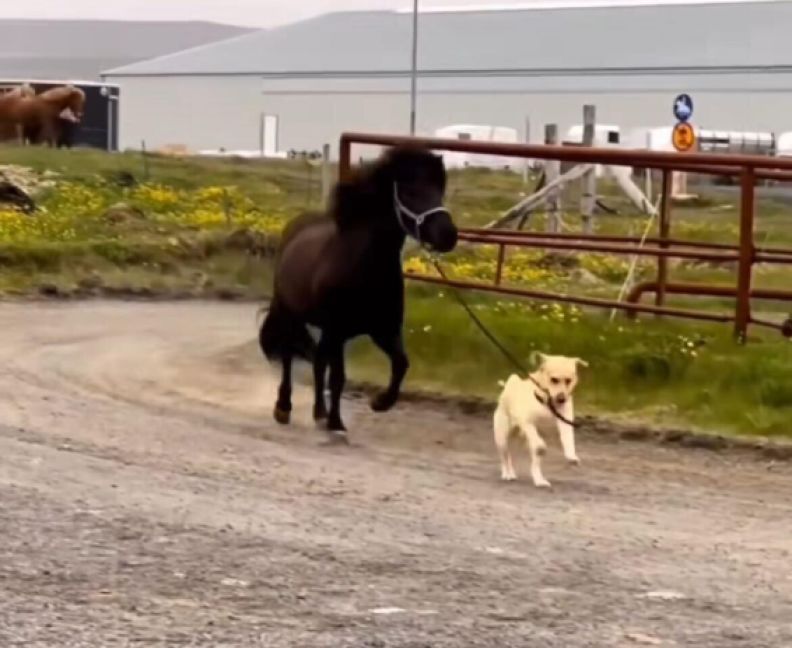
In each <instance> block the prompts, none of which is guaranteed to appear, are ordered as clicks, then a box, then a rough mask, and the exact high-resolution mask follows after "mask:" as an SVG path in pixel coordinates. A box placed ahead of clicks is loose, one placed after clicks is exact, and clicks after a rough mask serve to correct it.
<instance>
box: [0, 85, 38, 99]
mask: <svg viewBox="0 0 792 648" xmlns="http://www.w3.org/2000/svg"><path fill="white" fill-rule="evenodd" d="M6 96H8V97H17V98H22V97H28V98H30V97H35V96H36V91H35V90H34V89H33V86H32V85H30V84H29V83H23V84H22V85H21V86H17V87H16V88H14V89H13V90H11V92H9V93H7V95H6Z"/></svg>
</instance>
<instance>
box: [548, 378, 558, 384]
mask: <svg viewBox="0 0 792 648" xmlns="http://www.w3.org/2000/svg"><path fill="white" fill-rule="evenodd" d="M550 382H551V383H553V384H554V385H557V384H558V383H559V382H560V381H559V380H558V378H551V379H550Z"/></svg>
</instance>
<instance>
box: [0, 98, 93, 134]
mask: <svg viewBox="0 0 792 648" xmlns="http://www.w3.org/2000/svg"><path fill="white" fill-rule="evenodd" d="M84 111H85V93H84V92H83V91H82V90H81V89H79V88H77V87H75V86H73V85H66V86H61V87H58V88H53V89H51V90H47V91H46V92H42V93H41V94H40V95H34V96H30V93H29V91H28V90H26V89H24V87H21V88H19V89H17V90H14V91H12V92H10V93H8V94H6V95H3V96H0V136H5V138H6V139H16V140H17V141H18V142H19V143H20V144H24V143H25V142H26V141H27V142H30V143H32V144H34V143H39V142H44V143H46V144H48V145H49V146H56V145H57V144H58V141H59V139H60V137H59V136H60V131H61V125H60V123H59V120H61V119H64V120H66V121H69V122H72V123H79V122H80V120H82V117H83V113H84Z"/></svg>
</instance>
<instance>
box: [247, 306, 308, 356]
mask: <svg viewBox="0 0 792 648" xmlns="http://www.w3.org/2000/svg"><path fill="white" fill-rule="evenodd" d="M265 310H266V313H267V314H266V316H265V317H264V321H263V322H262V323H261V327H260V328H259V346H260V347H261V351H262V353H263V354H264V357H266V358H267V360H269V361H270V362H275V361H279V360H282V359H283V358H284V357H285V356H291V357H298V358H303V359H304V360H308V361H309V362H311V361H313V357H314V347H315V344H314V341H313V338H312V337H311V334H310V333H309V332H308V328H307V327H306V325H305V323H303V322H300V321H299V319H298V318H296V317H294V316H293V315H292V314H291V313H290V312H289V311H288V309H287V308H285V307H284V306H283V305H282V304H280V303H279V302H278V300H277V299H275V300H273V301H272V303H271V304H270V305H269V307H268V308H262V309H260V310H259V313H258V314H259V315H260V314H261V313H262V312H263V311H265Z"/></svg>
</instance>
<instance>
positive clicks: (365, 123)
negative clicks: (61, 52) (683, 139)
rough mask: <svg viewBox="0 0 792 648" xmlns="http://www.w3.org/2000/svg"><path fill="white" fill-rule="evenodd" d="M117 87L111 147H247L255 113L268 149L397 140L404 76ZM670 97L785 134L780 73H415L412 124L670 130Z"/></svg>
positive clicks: (785, 80) (722, 123)
mask: <svg viewBox="0 0 792 648" xmlns="http://www.w3.org/2000/svg"><path fill="white" fill-rule="evenodd" d="M108 80H109V81H115V82H118V83H120V84H121V86H122V96H123V104H122V107H121V140H122V146H124V147H138V146H139V145H140V140H141V139H146V141H147V143H148V144H149V146H151V147H158V146H162V145H164V144H175V143H183V144H186V145H188V146H189V147H190V148H191V149H193V150H196V149H201V148H217V147H220V146H224V147H226V148H229V149H234V148H236V149H239V148H242V149H257V148H258V146H259V120H260V114H261V113H262V112H266V113H267V114H273V115H277V116H278V120H279V127H278V140H279V148H280V150H288V149H292V148H294V149H298V150H303V149H318V148H320V147H321V145H322V144H323V143H330V144H332V145H333V147H334V148H335V145H336V143H337V140H338V136H339V134H340V133H341V132H342V131H344V130H358V131H373V132H383V133H405V132H407V129H408V126H409V80H408V79H406V78H347V79H332V78H265V79H260V78H256V77H253V76H251V77H204V78H201V77H174V78H167V77H161V78H135V79H133V78H117V79H112V78H111V79H108ZM679 92H688V93H690V94H691V95H692V96H693V99H694V102H695V114H694V118H693V121H694V123H696V124H697V125H699V126H701V127H702V128H706V129H713V130H738V131H771V132H776V133H779V132H783V131H787V130H789V131H792V74H789V73H783V74H781V73H779V74H773V73H770V72H763V73H756V74H744V73H743V74H739V75H738V74H728V73H721V74H697V75H687V76H682V75H672V74H657V75H650V76H645V75H642V76H640V77H639V76H630V75H620V76H606V75H591V76H559V77H540V76H536V77H531V76H514V77H490V76H469V77H453V78H439V77H438V78H423V79H421V80H420V83H419V93H420V94H419V99H418V129H419V131H420V132H421V133H424V134H431V133H433V132H434V130H435V129H437V128H439V127H442V126H447V125H450V124H459V123H476V124H492V125H499V126H511V127H513V128H517V129H518V130H519V132H521V133H522V132H523V128H524V123H525V119H526V117H528V118H530V122H531V138H532V141H540V140H541V138H542V133H543V130H544V124H545V123H548V122H555V123H558V124H559V126H560V128H561V132H562V134H563V133H565V132H566V129H567V128H568V127H569V126H571V125H573V124H576V123H580V121H581V118H582V106H583V105H584V104H586V103H593V104H595V105H596V107H597V117H598V121H599V122H600V123H607V124H616V125H619V126H620V127H621V128H622V132H623V133H624V134H625V135H626V134H627V132H628V131H629V130H630V129H632V128H639V127H655V126H664V125H671V124H672V123H673V116H672V110H671V104H672V101H673V98H674V96H675V95H676V94H678V93H679Z"/></svg>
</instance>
